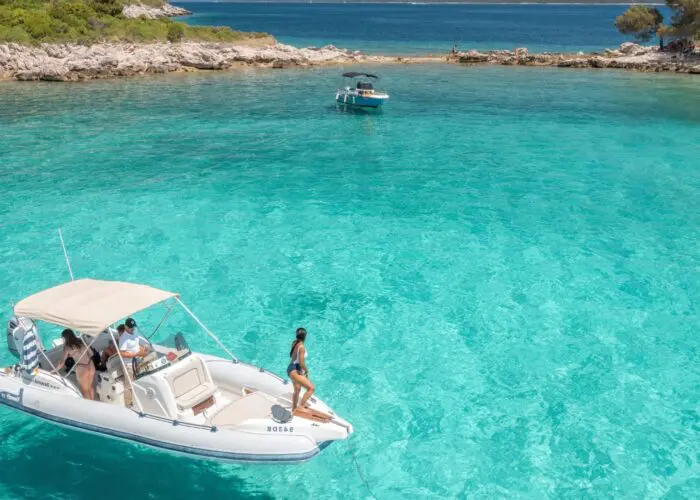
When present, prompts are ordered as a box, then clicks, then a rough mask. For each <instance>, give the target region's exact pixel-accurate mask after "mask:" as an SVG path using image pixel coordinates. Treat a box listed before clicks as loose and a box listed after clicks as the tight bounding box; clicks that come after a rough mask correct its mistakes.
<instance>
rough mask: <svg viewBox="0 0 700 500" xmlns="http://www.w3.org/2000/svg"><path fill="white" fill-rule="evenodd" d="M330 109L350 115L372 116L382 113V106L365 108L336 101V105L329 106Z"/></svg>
mask: <svg viewBox="0 0 700 500" xmlns="http://www.w3.org/2000/svg"><path fill="white" fill-rule="evenodd" d="M328 109H329V110H331V111H334V112H336V113H347V114H349V115H360V116H371V115H381V114H382V108H365V107H360V106H353V105H351V104H340V103H336V104H334V105H331V106H329V107H328Z"/></svg>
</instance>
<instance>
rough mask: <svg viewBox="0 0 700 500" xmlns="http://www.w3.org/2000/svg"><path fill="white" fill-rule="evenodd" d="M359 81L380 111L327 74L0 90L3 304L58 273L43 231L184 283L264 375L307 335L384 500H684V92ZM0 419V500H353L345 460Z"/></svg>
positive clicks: (687, 150)
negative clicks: (130, 440) (170, 444)
mask: <svg viewBox="0 0 700 500" xmlns="http://www.w3.org/2000/svg"><path fill="white" fill-rule="evenodd" d="M374 69H376V71H377V72H379V73H380V74H381V75H382V76H383V77H384V78H383V80H382V81H383V83H384V84H385V85H386V86H387V87H388V88H389V90H390V91H391V93H392V100H391V101H390V103H389V105H388V107H387V109H386V110H385V112H384V113H383V114H374V115H370V114H363V113H356V114H351V113H345V112H341V111H339V110H337V109H336V108H335V107H334V106H333V105H332V97H333V89H334V88H335V85H336V83H337V80H338V78H337V75H338V73H339V72H341V71H342V68H327V69H317V70H306V71H302V70H299V71H297V70H289V71H286V70H285V71H284V72H276V71H248V72H242V73H229V74H226V73H218V74H198V75H181V76H170V77H156V78H143V79H131V80H123V81H113V82H96V83H89V84H84V85H52V84H27V83H23V84H19V83H7V82H5V83H1V84H0V130H2V134H1V135H0V165H1V169H0V175H1V176H2V177H1V179H2V185H3V196H2V197H0V221H1V222H0V306H1V307H2V308H3V310H4V311H6V312H7V313H9V310H10V307H11V304H12V302H13V301H16V300H18V299H19V298H21V297H23V296H25V295H26V294H29V293H31V292H34V291H36V290H39V289H41V288H43V287H46V286H49V285H52V284H55V283H58V282H60V281H63V280H65V279H67V273H66V270H65V267H64V263H63V258H62V254H61V251H60V247H59V244H58V240H57V238H56V236H55V229H56V228H57V227H63V228H64V234H65V236H66V239H67V242H68V247H69V251H70V254H71V257H72V263H73V268H74V270H75V271H76V273H77V274H78V275H81V276H92V277H99V278H107V279H125V280H134V281H140V282H146V283H150V284H152V285H154V286H160V287H163V288H166V289H175V290H177V291H179V292H181V293H182V295H183V297H184V299H185V300H186V302H188V303H189V305H190V306H191V307H192V308H193V309H194V310H195V311H196V312H197V313H198V314H199V315H200V317H201V318H202V319H203V320H204V321H205V322H206V323H207V324H208V325H209V326H210V327H211V328H212V330H213V331H214V332H216V333H217V334H218V335H219V336H220V337H221V338H222V339H223V340H224V341H225V342H226V344H227V345H228V346H229V347H231V348H232V349H233V350H234V352H235V353H237V354H238V355H239V356H240V357H241V358H242V359H244V360H248V361H251V362H254V363H257V364H260V365H262V366H264V367H266V368H268V369H271V370H274V371H276V372H277V373H280V374H281V373H283V371H284V368H285V367H286V364H287V354H288V348H289V343H290V341H291V340H292V332H293V328H294V327H296V326H298V325H305V326H306V327H307V328H308V329H309V332H310V338H309V342H308V347H309V351H310V355H311V357H310V367H311V371H312V377H313V379H314V381H315V382H316V384H317V387H318V389H319V394H320V396H321V397H323V398H324V399H325V400H327V401H328V402H329V403H330V404H332V405H333V406H334V407H335V409H336V410H337V411H338V412H339V413H340V414H342V415H344V416H345V417H347V418H348V419H349V420H350V421H352V422H353V424H354V425H355V428H356V431H357V432H356V434H355V435H354V436H353V438H352V440H353V442H354V446H355V447H356V449H357V456H358V460H359V463H360V465H361V467H362V469H363V472H364V474H365V476H366V477H367V478H368V480H369V482H370V484H371V485H372V488H373V490H374V492H375V493H376V494H377V496H378V497H379V498H382V499H385V498H406V497H419V498H444V497H459V498H464V497H468V498H495V497H507V498H545V497H550V498H581V497H586V498H607V497H610V496H613V495H615V496H617V497H621V498H633V499H637V498H643V497H648V498H660V497H662V496H664V495H665V498H692V497H693V496H694V495H696V494H697V491H698V488H699V486H700V484H699V483H698V473H699V472H700V470H699V466H698V455H697V450H698V449H700V438H699V434H698V433H699V431H700V416H699V414H698V410H699V409H698V401H699V400H700V390H699V389H698V387H700V385H699V384H700V373H699V369H698V364H697V359H698V349H699V347H700V346H699V341H698V335H697V332H698V326H700V322H699V321H698V314H697V306H696V304H697V302H698V295H699V292H700V289H699V286H698V269H699V268H700V267H699V266H700V250H699V249H698V245H697V241H698V237H699V236H700V234H698V233H699V232H700V231H699V228H700V201H699V200H700V172H699V171H698V157H700V156H699V155H700V145H698V144H699V143H698V141H697V137H698V125H700V96H698V94H697V93H696V92H695V89H696V86H697V81H696V80H694V79H692V78H684V77H677V76H663V75H639V74H632V73H622V72H593V71H561V70H554V69H534V68H460V67H456V66H440V65H435V66H429V67H426V66H393V67H382V68H374ZM7 313H6V314H5V316H4V317H7V316H8V314H7ZM139 319H140V320H141V322H142V323H144V324H145V323H147V322H148V321H149V320H153V321H155V317H154V316H151V315H139ZM175 319H177V318H175ZM152 324H153V323H152ZM183 330H184V331H187V332H194V331H195V330H194V328H193V327H191V325H188V324H185V325H184V326H183ZM189 339H190V342H191V344H192V345H193V347H194V348H195V349H197V350H202V351H206V352H215V346H214V345H213V344H212V343H211V342H208V341H207V340H205V338H204V337H203V336H201V335H198V336H195V335H194V334H190V335H189ZM0 361H2V362H3V363H9V362H10V358H9V357H8V356H7V355H6V354H4V353H3V354H2V358H0ZM0 422H2V425H0V439H2V442H3V446H2V448H1V451H0V454H1V455H0V456H1V457H2V463H3V466H2V467H0V483H1V484H2V492H3V494H4V496H5V497H8V498H18V497H31V498H46V497H48V496H55V497H58V498H94V496H95V494H96V492H98V491H99V492H100V493H99V495H100V497H102V498H123V497H124V496H125V495H132V494H134V492H148V493H149V494H150V496H151V497H153V498H193V497H203V496H204V495H208V496H209V497H210V498H251V497H256V498H308V497H311V496H313V497H316V498H362V497H365V496H366V490H365V489H364V487H363V486H362V484H361V482H360V480H359V478H358V475H357V473H356V472H355V470H354V467H353V465H352V463H351V461H350V454H349V451H348V448H347V447H346V445H345V443H339V444H336V445H334V446H331V447H329V448H328V449H327V450H325V451H324V452H323V453H322V454H321V455H320V456H319V457H317V458H316V459H315V460H313V461H311V462H309V463H307V464H303V465H299V466H250V465H248V466H236V465H219V464H215V463H204V462H196V461H192V460H189V459H186V458H180V457H172V456H170V455H167V454H163V453H160V452H156V451H152V450H148V449H143V448H139V447H135V446H132V445H129V444H126V443H121V442H114V441H109V440H103V439H101V438H98V437H94V436H86V435H82V434H78V433H74V432H71V431H67V430H63V429H60V428H57V427H54V426H51V425H49V424H44V423H41V422H38V421H35V420H33V419H31V418H29V417H24V416H22V415H18V414H15V413H12V412H10V411H8V410H0ZM118 478H129V480H128V481H127V480H126V479H124V480H121V479H119V480H116V481H115V479H118ZM107 485H109V486H107Z"/></svg>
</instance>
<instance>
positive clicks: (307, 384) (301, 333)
mask: <svg viewBox="0 0 700 500" xmlns="http://www.w3.org/2000/svg"><path fill="white" fill-rule="evenodd" d="M296 333H297V338H296V340H295V341H294V342H292V350H291V351H290V352H289V357H290V358H291V359H290V363H289V366H288V367H287V375H289V378H290V379H292V384H294V396H293V397H292V412H294V410H296V408H297V403H298V402H299V393H300V392H301V388H302V387H304V388H305V389H306V393H305V394H304V397H303V398H301V404H299V405H298V406H299V407H301V408H304V407H305V406H306V404H307V403H308V401H309V398H310V397H311V396H312V395H313V393H314V389H315V388H314V384H312V383H311V381H310V380H309V369H308V368H307V367H306V358H307V353H306V347H304V341H305V340H306V330H305V329H304V328H297V332H296Z"/></svg>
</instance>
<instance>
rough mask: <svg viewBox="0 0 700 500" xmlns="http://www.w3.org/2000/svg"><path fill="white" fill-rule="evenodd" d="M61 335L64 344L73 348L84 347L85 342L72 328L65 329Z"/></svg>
mask: <svg viewBox="0 0 700 500" xmlns="http://www.w3.org/2000/svg"><path fill="white" fill-rule="evenodd" d="M61 337H63V343H64V345H67V346H68V347H72V348H73V349H82V347H83V343H82V342H81V341H80V339H79V338H78V337H76V336H75V333H74V332H73V330H71V329H70V328H66V329H65V330H63V332H61Z"/></svg>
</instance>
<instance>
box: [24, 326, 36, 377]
mask: <svg viewBox="0 0 700 500" xmlns="http://www.w3.org/2000/svg"><path fill="white" fill-rule="evenodd" d="M21 366H22V369H23V370H26V371H28V372H31V371H33V370H34V369H35V368H37V367H38V366H39V345H38V342H37V338H36V333H35V329H34V328H31V329H29V330H28V331H27V333H26V334H25V335H24V342H23V344H22V364H21Z"/></svg>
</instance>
